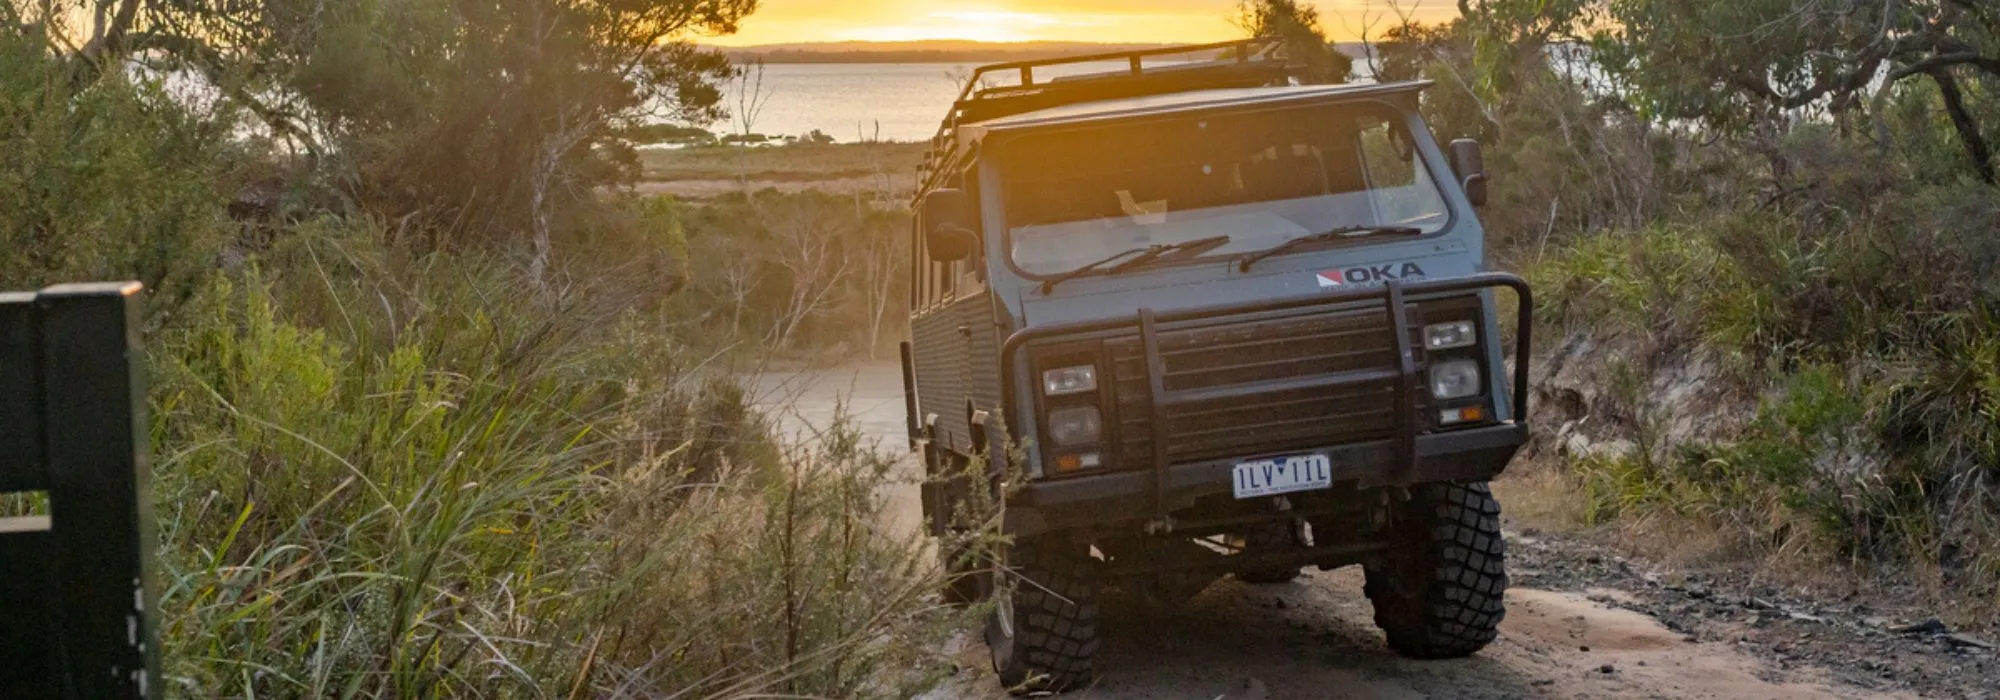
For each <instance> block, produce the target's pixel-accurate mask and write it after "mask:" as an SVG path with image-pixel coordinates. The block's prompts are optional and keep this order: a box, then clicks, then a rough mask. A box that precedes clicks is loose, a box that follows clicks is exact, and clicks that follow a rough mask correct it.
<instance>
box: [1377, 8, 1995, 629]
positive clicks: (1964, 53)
mask: <svg viewBox="0 0 2000 700" xmlns="http://www.w3.org/2000/svg"><path fill="white" fill-rule="evenodd" d="M1471 8H1472V9H1473V10H1474V11H1473V12H1471V13H1470V14H1468V15H1467V16H1466V17H1465V18H1464V19H1462V20H1459V21H1457V22H1454V23H1452V24H1451V25H1447V26H1435V27H1416V26H1404V27H1398V28H1395V29H1394V30H1392V31H1391V32H1390V33H1389V36H1388V39H1390V40H1391V43H1389V44H1386V45H1385V49H1386V50H1385V51H1384V64H1383V68H1384V69H1385V71H1387V72H1388V74H1390V75H1391V76H1401V77H1414V76H1419V75H1421V76H1424V77H1430V78H1433V79H1435V80H1437V81H1438V86H1437V88H1435V89H1434V90H1432V91H1431V93H1430V94H1429V95H1428V96H1427V98H1426V100H1425V105H1424V108H1425V111H1426V112H1427V114H1428V115H1429V116H1430V118H1431V121H1432V123H1433V125H1434V126H1435V127H1436V128H1437V129H1438V131H1439V132H1440V133H1442V134H1445V135H1461V134H1464V135H1477V136H1479V137H1481V138H1482V139H1483V140H1484V141H1485V143H1486V144H1487V145H1488V147H1489V151H1488V164H1489V166H1490V167H1491V168H1492V169H1493V170H1494V171H1495V172H1496V173H1497V174H1498V175H1497V180H1496V183H1495V190H1494V201H1493V204H1492V205H1491V206H1489V207H1488V208H1487V210H1486V211H1485V212H1484V213H1483V215H1482V217H1483V218H1484V219H1485V221H1486V223H1487V225H1488V230H1489V231H1490V232H1492V241H1491V243H1492V244H1493V246H1494V254H1495V256H1496V257H1497V258H1498V259H1499V261H1500V262H1501V263H1502V264H1503V265H1504V266H1507V267H1511V268H1514V269H1518V270H1521V271H1523V272H1524V273H1525V274H1526V275H1527V276H1528V277H1529V278H1530V279H1531V281H1532V282H1533V283H1534V284H1535V285H1536V289H1537V298H1538V300H1539V303H1540V307H1539V308H1538V321H1539V322H1540V323H1541V324H1542V325H1543V326H1544V328H1543V329H1542V331H1541V332H1538V333H1537V336H1536V337H1537V338H1539V339H1542V347H1541V348H1540V350H1541V351H1542V355H1543V362H1542V363H1541V372H1542V374H1541V375H1540V376H1538V385H1537V402H1538V406H1539V409H1538V413H1537V417H1538V419H1540V420H1541V426H1542V430H1543V431H1544V434H1545V436H1546V437H1548V438H1549V439H1548V440H1547V441H1546V442H1545V443H1544V444H1543V445H1542V446H1541V448H1542V449H1541V450H1540V453H1539V454H1540V456H1541V457H1543V458H1544V459H1543V460H1542V461H1540V462H1536V463H1530V464H1527V465H1523V467H1522V470H1523V471H1526V472H1527V473H1526V474H1525V478H1523V479H1522V480H1521V481H1520V482H1518V483H1517V485H1516V492H1517V493H1521V494H1524V496H1525V497H1524V498H1523V500H1522V503H1523V504H1524V505H1523V509H1524V511H1525V512H1530V513H1536V514H1538V515H1540V516H1542V517H1543V518H1545V520H1544V522H1550V523H1557V524H1571V525H1577V526H1584V527H1604V528H1610V529H1614V530H1617V531H1619V532H1621V533H1622V534H1624V535H1625V536H1626V537H1627V538H1628V540H1630V541H1636V542H1643V543H1647V544H1648V545H1649V546H1646V547H1641V548H1642V549H1650V550H1652V551H1655V552H1658V551H1660V550H1662V549H1676V550H1678V551H1676V552H1675V555H1676V556H1677V558H1679V559H1681V560H1683V561H1704V560H1705V561H1707V562H1708V563H1710V564H1711V565H1713V564H1715V563H1716V562H1729V563H1730V564H1729V565H1730V566H1737V567H1741V566H1750V567H1756V566H1761V565H1763V564H1766V563H1772V562H1778V563H1787V562H1788V564H1785V565H1786V566H1791V567H1793V568H1794V569H1795V570H1801V571H1817V572H1820V573H1824V572H1826V571H1829V570H1832V571H1839V572H1841V573H1839V574H1836V575H1835V576H1833V577H1829V578H1841V577H1846V578H1847V580H1848V583H1854V582H1857V581H1867V580H1870V578H1872V577H1876V576H1880V577H1883V578H1886V579H1892V580H1901V581H1909V580H1917V581H1922V582H1925V583H1926V584H1927V585H1928V587H1929V590H1930V591H1931V592H1932V594H1933V595H1934V596H1935V597H1936V598H1937V599H1938V600H1939V601H1942V605H1941V609H1952V610H1958V611H1960V612H1961V613H1962V614H1963V617H1965V618H1967V621H1977V622H1980V623H1990V621H1991V611H1992V610H1993V609H1994V606H1995V605H1996V604H2000V599H1996V587H2000V493H1996V488H2000V480H1996V475H2000V471H1997V470H2000V447H1996V446H2000V422H1997V421H1996V420H1995V416H1996V415H2000V414H1996V411H1995V407H1996V406H2000V354H1996V353H1995V352H1994V350H1993V348H1995V347H2000V298H1996V297H1995V294H1994V287H1993V285H1992V283H1991V280H1992V279H1994V277H1995V274H1996V272H2000V268H1996V266H2000V248H1996V247H1995V243H1994V242H1995V241H2000V228H1996V223H1995V222H2000V190H1996V188H1995V186H1994V184H1993V182H1994V175H1993V166H1992V162H1991V161H1992V153H1991V150H1990V148H1989V147H1988V146H1987V144H1988V143H1989V142H1990V141H1991V139H1993V138H1995V137H1996V136H2000V120H1995V119H1992V118H1991V116H1990V115H1992V114H1994V113H1995V112H1994V111H1993V109H1994V107H1995V106H1996V105H2000V102H1996V100H2000V96H1996V95H2000V93H1996V92H1994V90H1993V87H1994V86H1995V85H2000V83H1996V80H2000V61H1996V60H1995V59H1994V58H1993V57H1995V56H2000V34H1996V33H1995V32H1996V31H2000V24H1996V22H1995V19H1996V18H1995V17H1994V16H1992V15H1991V13H1990V11H1989V10H1987V9H1984V8H1982V7H1980V6H1976V5H1974V4H1968V3H1958V2H1952V1H1944V2H1920V1H1898V2H1888V3H1877V4H1869V5H1866V6H1865V7H1864V6H1862V5H1825V4H1819V3H1794V2H1778V1H1774V2H1753V3H1716V4H1699V3H1697V4H1688V3H1678V2H1666V1H1664V0H1618V1H1616V2H1609V3H1596V2H1583V1H1577V2H1565V3H1554V4H1548V3H1525V4H1524V3H1513V2H1504V1H1498V0H1496V1H1493V2H1485V3H1473V4H1472V5H1471ZM1607 26H1608V27H1612V29H1602V28H1603V27H1607ZM1617 27H1645V28H1646V30H1645V31H1644V32H1630V33H1627V32H1623V31H1621V30H1618V29H1616V28H1617ZM1745 28H1754V29H1745ZM1743 31H1751V32H1752V33H1753V34H1755V35H1756V36H1757V37H1758V39H1757V40H1756V41H1725V42H1722V43H1719V44H1718V43H1716V42H1715V40H1714V37H1716V36H1718V35H1733V34H1732V33H1740V32H1743ZM1497 47H1505V48H1504V50H1501V49H1498V48H1497ZM1586 47H1587V50H1588V52H1589V53H1588V54H1585V53H1583V51H1584V50H1586ZM1802 55H1811V56H1814V57H1815V58H1813V59H1812V60H1811V61H1809V63H1810V64H1811V65H1810V66H1805V65H1801V64H1798V63H1795V60H1796V59H1797V58H1798V57H1799V56H1802ZM1580 56H1588V57H1590V59H1591V60H1592V61H1594V62H1595V65H1594V68H1597V69H1601V70H1594V69H1586V68H1584V67H1579V64H1577V63H1575V61H1576V60H1578V57H1580ZM1732 71H1736V72H1734V73H1732ZM1876 75H1884V76H1887V78H1888V79H1887V80H1885V81H1881V82H1872V83H1871V82H1870V80H1868V78H1869V77H1871V76H1876ZM1716 76H1734V77H1732V78H1731V79H1728V80H1720V79H1717V78H1716ZM1540 470H1550V471H1540ZM1688 533H1700V534H1698V535H1689V534H1688Z"/></svg>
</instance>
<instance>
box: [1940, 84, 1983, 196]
mask: <svg viewBox="0 0 2000 700" xmlns="http://www.w3.org/2000/svg"><path fill="white" fill-rule="evenodd" d="M1928 72H1929V73H1930V76H1931V79H1932V80H1935V81H1937V86H1938V93H1939V94H1941V95H1943V96H1944V111H1945V114H1948V115H1950V116H1951V125H1952V127H1953V128H1956V129H1958V140H1959V141H1962V142H1964V143H1965V152H1966V154H1967V155H1969V156H1972V169H1973V171H1974V172H1977V173H1979V179H1980V180H1981V181H1982V182H1985V183H1986V184H1989V185H1991V184H1993V151H1992V149H1990V148H1988V147H1987V145H1986V137H1985V136H1981V135H1980V133H1979V124H1978V123H1977V122H1975V121H1973V120H1972V114H1971V113H1970V112H1967V111H1966V110H1965V96H1964V95H1962V94H1960V93H1959V91H1958V80H1957V79H1956V78H1953V77H1952V75H1951V69H1950V68H1944V67H1938V68H1932V69H1930V70H1929V71H1928Z"/></svg>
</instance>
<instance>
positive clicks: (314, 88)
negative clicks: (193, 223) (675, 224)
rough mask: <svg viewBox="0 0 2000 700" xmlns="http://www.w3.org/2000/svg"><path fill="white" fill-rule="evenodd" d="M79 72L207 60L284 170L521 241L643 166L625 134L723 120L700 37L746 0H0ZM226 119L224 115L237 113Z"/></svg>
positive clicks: (731, 24)
mask: <svg viewBox="0 0 2000 700" xmlns="http://www.w3.org/2000/svg"><path fill="white" fill-rule="evenodd" d="M0 3H5V4H6V5H7V6H8V8H9V11H8V12H7V13H6V14H0V17H7V16H9V15H12V16H14V19H13V22H15V23H18V24H25V23H30V22H59V23H64V24H65V25H66V26H65V27H64V28H62V29H61V30H58V31H54V32H50V33H49V34H50V36H52V37H53V39H52V41H51V51H52V52H55V53H60V54H63V55H65V56H67V57H70V58H72V59H73V60H74V61H76V62H77V64H78V65H79V66H82V67H83V69H82V72H89V71H90V70H95V71H96V72H98V73H100V74H102V73H106V72H108V71H109V69H110V68H111V67H113V66H117V67H123V66H127V65H132V64H134V63H144V64H150V65H152V66H154V67H156V68H157V69H159V70H160V71H163V72H164V73H165V74H170V75H189V76H200V77H201V78H203V79H205V80H204V82H205V83H206V84H207V86H208V88H209V89H211V90H212V91H214V92H215V93H217V94H219V95H220V96H221V97H222V98H223V99H222V100H221V103H222V104H223V106H224V108H225V109H224V110H223V111H218V112H217V113H216V116H217V118H218V119H221V118H222V117H227V116H231V115H236V116H240V117H241V118H242V120H243V121H244V122H246V123H247V124H248V125H249V126H250V127H251V128H249V129H238V131H247V132H249V133H254V134H258V135H261V136H265V137H268V138H269V140H270V141H271V142H273V143H275V144H277V145H278V146H279V150H280V152H291V153H296V154H297V155H298V156H299V157H298V158H296V159H293V160H291V161H289V165H290V166H291V169H292V171H293V172H297V173H302V174H304V175H307V176H309V179H310V180H311V181H313V182H318V183H324V184H325V185H326V186H327V189H329V190H331V191H333V192H335V193H337V194H338V197H337V198H336V199H341V200H345V202H346V203H347V205H346V206H351V207H353V208H356V209H358V210H359V211H360V213H364V214H367V215H370V216H373V217H376V218H378V219H380V220H382V221H385V222H388V223H389V226H388V229H389V231H390V232H391V233H390V235H391V236H393V237H396V238H398V239H399V242H402V243H407V244H412V245H415V246H418V247H420V248H425V249H434V248H442V247H452V246H463V245H482V244H523V243H525V244H527V247H528V249H529V251H530V260H531V268H532V271H533V274H534V276H535V277H536V278H538V279H541V278H543V276H544V275H546V274H547V273H548V272H549V265H550V260H551V250H552V246H553V239H554V238H555V237H556V235H557V234H558V232H559V230H560V229H561V228H562V226H563V223H564V220H565V219H566V218H567V217H569V216H570V215H571V214H572V213H574V212H576V211H578V210H579V207H576V206H573V205H578V204H587V203H589V202H590V201H592V199H593V196H594V192H595V191H596V190H597V189H598V188H601V187H603V186H605V185H609V184H614V183H618V182H621V181H625V180H627V179H629V178H631V177H633V176H634V175H635V174H636V171H637V160H636V157H635V156H634V155H633V151H632V149H631V144H630V143H628V142H627V140H626V139H625V138H623V136H624V134H626V133H629V132H630V131H632V130H635V129H636V127H640V126H643V125H644V124H647V123H650V122H654V121H663V120H664V121H677V122H682V123H693V124H706V123H710V122H713V121H716V120H718V119H720V118H721V116H722V114H723V110H722V108H721V106H720V102H721V94H720V91H719V90H718V89H717V87H716V83H717V82H718V81H720V80H722V79H725V78H727V77H728V76H729V75H731V74H732V68H731V67H730V65H729V63H728V61H727V60H726V59H725V58H723V57H722V56H721V55H720V54H719V53H716V52H711V51H705V50H702V49H699V48H697V47H696V46H695V45H694V44H693V43H692V40H693V39H694V38H697V37H699V36H702V35H716V34H726V33H729V32H733V31H734V30H735V28H736V23H737V21H738V20H740V19H741V18H742V17H744V16H745V15H747V14H748V13H749V12H751V11H752V10H753V9H754V7H755V0H484V1H482V2H460V1H457V0H360V1H353V2H324V1H322V0H0ZM231 128H232V129H233V128H234V127H231Z"/></svg>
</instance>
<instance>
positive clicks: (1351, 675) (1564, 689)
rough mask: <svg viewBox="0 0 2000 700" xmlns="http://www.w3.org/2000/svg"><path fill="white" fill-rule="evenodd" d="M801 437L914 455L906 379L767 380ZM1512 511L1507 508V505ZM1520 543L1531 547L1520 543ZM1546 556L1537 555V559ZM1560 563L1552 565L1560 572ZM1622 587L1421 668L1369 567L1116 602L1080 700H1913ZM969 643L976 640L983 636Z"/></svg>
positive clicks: (1525, 615) (854, 375)
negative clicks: (1757, 644)
mask: <svg viewBox="0 0 2000 700" xmlns="http://www.w3.org/2000/svg"><path fill="white" fill-rule="evenodd" d="M753 386H754V389H755V394H756V397H755V398H756V399H757V400H758V402H759V403H760V404H761V405H763V406H766V407H767V408H770V409H773V410H774V411H775V412H776V413H777V415H778V417H779V421H780V425H781V427H782V429H784V430H785V431H787V432H790V433H792V434H794V435H797V434H801V433H809V431H811V430H813V429H815V428H816V427H819V426H825V425H827V424H829V423H830V422H831V421H832V419H833V417H834V415H835V412H836V407H837V406H844V407H845V410H846V412H847V414H848V415H849V416H851V417H852V418H853V419H854V420H855V421H856V423H857V424H858V426H859V427H860V428H861V430H862V431H863V432H864V434H866V435H867V436H868V437H869V438H871V439H874V440H878V441H879V442H880V449H882V450H884V451H886V452H891V453H897V452H900V451H901V450H902V449H903V444H904V427H903V404H902V400H903V399H902V380H901V375H900V372H899V370H898V368H897V367H896V366H895V365H894V364H888V363H871V364H866V365H859V366H853V367H846V368H841V369H838V370H828V371H815V372H792V373H773V374H767V375H765V376H763V377H760V378H759V379H757V380H756V381H755V382H754V384H753ZM901 463H902V464H903V465H904V467H903V469H904V472H905V474H906V475H907V477H908V478H907V479H906V481H907V482H908V483H905V484H901V485H899V486H898V488H895V489H892V492H890V493H886V494H883V496H884V498H885V499H887V501H888V505H889V510H890V513H889V515H890V520H891V523H892V525H891V526H892V527H895V528H899V529H913V528H915V527H917V526H918V523H919V522H920V521H921V511H920V508H919V505H918V500H917V496H916V486H915V480H916V479H917V478H918V477H919V476H920V474H921V467H919V466H918V465H917V462H916V460H914V459H904V460H902V462H901ZM1502 507H1503V508H1504V507H1505V503H1504V502H1503V503H1502ZM1509 539H1510V545H1511V546H1516V547H1518V546H1521V545H1523V544H1530V543H1529V542H1524V541H1520V540H1516V539H1515V538H1513V537H1511V536H1510V538H1509ZM1539 553H1541V552H1538V554H1539ZM1545 563H1546V562H1545ZM1621 595H1624V592H1621V591H1604V590H1593V591H1590V592H1589V593H1588V594H1586V593H1584V592H1561V591H1546V590H1536V589H1530V588H1520V587H1516V588H1512V589H1509V591H1508V593H1507V606H1508V612H1507V619H1506V622H1505V623H1503V624H1502V625H1501V634H1500V639H1499V641H1497V642H1495V643H1494V644H1493V645H1492V646H1491V647H1488V648H1487V650H1486V651H1484V652H1482V653H1480V654H1479V655H1477V656H1474V657H1471V658H1466V659H1457V660H1450V661H1414V660H1409V659H1404V658H1402V657H1399V656H1396V655H1395V654H1394V653H1392V652H1390V651H1389V650H1388V649H1387V648H1386V647H1384V646H1383V644H1382V636H1381V633H1380V632H1378V631H1377V630H1376V629H1375V626H1374V624H1373V622H1372V615H1373V613H1372V610H1371V609H1370V607H1369V605H1368V601H1367V599H1366V598H1364V597H1362V595H1361V575H1360V571H1359V570H1358V569H1354V568H1348V569H1343V570H1338V571H1332V572H1321V571H1308V573H1307V575H1305V576H1302V577H1300V578H1299V579H1298V580H1297V581H1295V582H1292V583H1288V584H1279V585H1270V586H1253V585H1248V584H1244V583H1241V582H1238V581H1235V580H1234V579H1225V580H1223V581H1220V582H1218V583H1216V584H1215V585H1213V586H1211V587H1210V588H1209V589H1208V590H1206V591H1204V592H1203V593H1202V594H1201V595H1200V596H1198V597H1196V598H1195V599H1193V600H1192V601H1189V602H1188V603H1186V604H1183V605H1181V606H1179V607H1177V608H1175V609H1170V610H1169V609H1158V608H1153V607H1149V606H1147V605H1145V604H1143V603H1140V602H1139V601H1138V600H1137V599H1136V597H1131V596H1121V595H1115V594H1114V595H1108V596H1106V599H1105V601H1104V608H1103V617H1102V619H1101V624H1102V625H1103V630H1104V633H1105V642H1104V647H1103V650H1102V651H1101V652H1100V653H1099V656H1098V662H1097V668H1098V671H1099V673H1100V675H1101V679H1100V681H1099V682H1098V684H1097V685H1096V686H1094V687H1092V688H1089V689H1086V690H1083V691H1078V692H1073V693H1068V694H1065V695H1064V696H1063V697H1066V698H1076V699H1079V700H1141V699H1156V698H1157V699H1162V700H1164V699H1180V698H1196V699H1200V700H1213V699H1220V698H1231V699H1244V700H1260V699H1291V698H1433V697H1436V698H1529V697H1532V698H1782V699H1792V698H1864V697H1866V698H1876V697H1906V696H1896V695H1885V694H1883V693H1880V692H1878V691H1875V690H1872V689H1867V688H1861V687H1858V686H1851V685H1845V684H1842V683H1840V682H1838V681H1836V680H1834V679H1832V678H1831V677H1830V676H1828V675H1827V674H1824V673H1819V672H1815V671H1812V670H1796V669H1795V670H1781V669H1778V668H1776V667H1774V666H1772V665H1770V664H1768V663H1767V662H1765V661H1764V660H1761V659H1759V658H1757V657H1755V656H1752V655H1750V654H1746V653H1743V652H1742V651H1739V650H1738V649H1736V648H1735V647H1733V646H1731V645H1728V644H1724V643H1720V642H1692V641H1689V640H1688V638H1687V637H1685V636H1684V635H1682V634H1680V633H1677V632H1674V631H1672V630H1670V629H1668V628H1667V627H1665V626H1664V625H1662V624H1660V622H1659V621H1658V620H1655V619H1654V618H1652V617H1650V616H1648V615H1646V614H1644V613H1640V612H1635V611H1632V610H1629V609H1625V608H1623V607H1619V606H1617V605H1615V604H1609V603H1600V602H1596V601H1594V600H1592V599H1593V598H1596V599H1597V600H1606V601H1614V602H1615V600H1614V599H1616V598H1618V597H1620V596H1621ZM967 639H968V640H975V639H976V638H975V636H974V635H971V634H968V636H967ZM959 656H960V658H961V668H963V669H964V670H963V671H962V672H961V673H959V674H958V676H957V677H954V678H953V679H951V680H950V681H949V682H947V683H946V684H945V685H944V686H943V687H940V688H938V689H937V690H936V691H933V692H932V693H930V694H927V695H926V696H925V697H926V698H932V699H936V700H943V699H946V698H996V697H1005V694H1004V693H1003V692H1001V690H1000V688H999V686H998V681H997V680H995V679H994V677H993V674H992V673H991V671H990V670H988V667H987V665H986V651H985V649H984V648H983V647H982V646H981V645H980V644H978V643H977V642H976V641H969V642H968V643H967V644H965V645H964V648H963V649H962V650H960V654H959Z"/></svg>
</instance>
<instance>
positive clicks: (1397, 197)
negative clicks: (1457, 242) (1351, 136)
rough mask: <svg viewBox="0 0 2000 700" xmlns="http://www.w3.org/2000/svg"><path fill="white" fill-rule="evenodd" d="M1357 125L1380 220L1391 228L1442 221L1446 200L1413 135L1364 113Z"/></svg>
mask: <svg viewBox="0 0 2000 700" xmlns="http://www.w3.org/2000/svg"><path fill="white" fill-rule="evenodd" d="M1356 126H1357V127H1358V129H1359V134H1358V136H1359V140H1360V150H1361V166H1362V171H1363V172H1364V173H1366V174H1367V177H1368V193H1369V195H1370V199H1371V200H1372V203H1373V205H1374V207H1375V212H1376V221H1377V222H1378V223H1380V224H1384V225H1390V224H1411V223H1415V222H1421V221H1431V220H1441V219H1442V217H1443V216H1444V211H1445V206H1444V199H1443V197H1442V196H1441V195H1440V194H1439V193H1438V190H1437V188H1436V187H1435V186H1432V185H1431V183H1430V174H1429V173H1428V172H1427V171H1426V170H1425V168H1424V161H1423V158H1422V157H1421V156H1419V155H1418V154H1417V153H1416V148H1415V143H1414V140H1413V139H1411V138H1410V134H1409V132H1407V131H1404V130H1403V127H1402V125H1401V124H1399V123H1398V122H1396V121H1394V120H1390V119H1386V118H1384V117H1383V116H1380V115H1378V114H1375V113H1372V112H1364V113H1363V115H1362V116H1361V117H1360V119H1359V123H1358V124H1357V125H1356Z"/></svg>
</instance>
